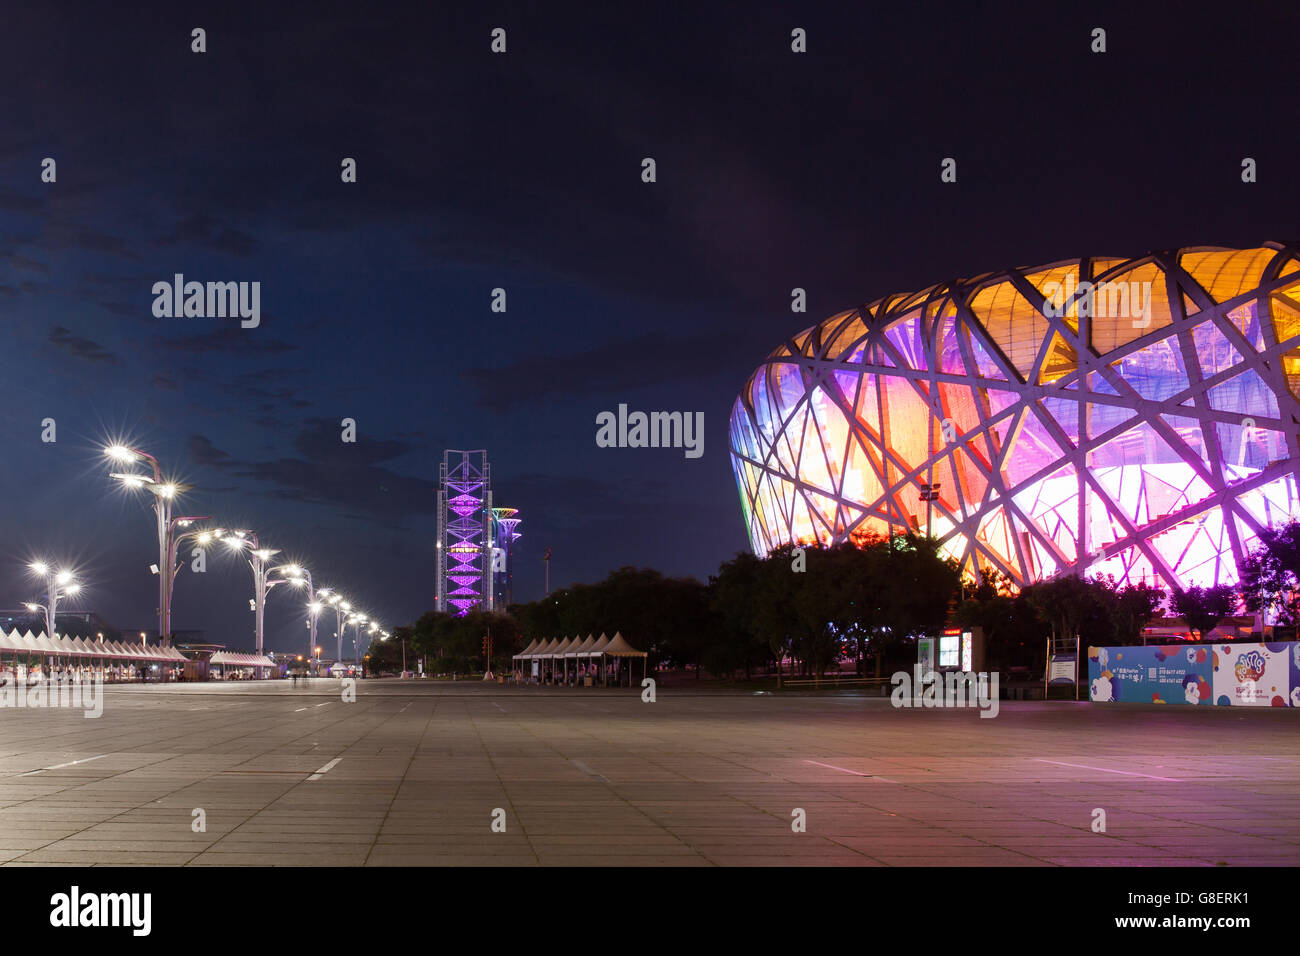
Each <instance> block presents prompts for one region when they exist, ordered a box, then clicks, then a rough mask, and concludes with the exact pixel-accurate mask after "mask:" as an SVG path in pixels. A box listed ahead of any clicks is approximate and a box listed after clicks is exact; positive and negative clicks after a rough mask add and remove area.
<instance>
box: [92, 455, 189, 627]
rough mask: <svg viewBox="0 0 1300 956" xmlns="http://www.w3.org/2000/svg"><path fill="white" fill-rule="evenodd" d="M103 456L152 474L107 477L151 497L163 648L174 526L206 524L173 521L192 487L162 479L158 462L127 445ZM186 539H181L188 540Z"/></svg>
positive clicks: (173, 566) (173, 571)
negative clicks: (143, 465) (143, 466)
mask: <svg viewBox="0 0 1300 956" xmlns="http://www.w3.org/2000/svg"><path fill="white" fill-rule="evenodd" d="M104 454H105V455H106V456H107V457H109V458H111V459H112V460H113V461H116V462H120V463H122V464H126V465H133V464H135V463H137V462H139V461H140V460H142V459H143V460H144V461H147V462H148V463H149V465H150V468H151V470H152V472H153V475H152V477H150V476H149V475H147V474H141V473H139V472H113V473H112V474H111V475H110V477H112V478H116V479H117V480H118V481H120V482H121V483H122V485H123V487H126V488H130V489H135V490H138V489H141V488H143V489H145V490H147V491H149V492H150V493H151V494H153V496H154V502H153V510H154V515H155V516H156V518H157V525H158V565H157V568H158V570H157V572H156V573H157V574H158V639H159V641H161V642H162V643H163V644H164V645H166V644H170V643H171V624H172V606H171V605H172V586H173V584H174V583H175V581H176V572H177V571H178V570H180V569H179V567H178V566H177V565H176V546H177V544H178V543H179V539H178V538H177V537H176V528H177V526H178V525H179V526H182V527H184V526H188V524H189V523H190V522H193V521H199V520H206V518H205V517H204V518H199V517H185V518H177V519H173V518H172V502H173V501H175V500H176V498H178V497H179V496H180V495H182V494H184V493H185V492H187V491H189V490H190V489H191V487H192V486H191V485H186V484H181V483H180V482H176V481H166V480H164V479H163V474H162V468H161V467H160V466H159V464H158V459H157V458H155V457H154V456H153V455H150V454H148V453H147V452H143V451H140V450H139V449H138V448H128V447H127V446H126V445H110V446H109V447H108V448H106V449H104ZM188 536H189V535H185V536H184V537H188Z"/></svg>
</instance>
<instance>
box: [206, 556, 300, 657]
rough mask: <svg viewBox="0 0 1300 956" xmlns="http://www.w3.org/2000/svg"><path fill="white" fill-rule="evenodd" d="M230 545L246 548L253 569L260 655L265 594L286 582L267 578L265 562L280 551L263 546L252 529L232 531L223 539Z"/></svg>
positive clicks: (249, 564)
mask: <svg viewBox="0 0 1300 956" xmlns="http://www.w3.org/2000/svg"><path fill="white" fill-rule="evenodd" d="M222 540H224V541H225V542H226V543H227V544H228V545H230V547H232V548H236V549H240V550H242V549H243V548H248V549H249V551H248V566H249V567H250V568H252V569H253V601H252V604H253V615H254V616H253V635H254V638H255V641H256V644H257V650H256V653H257V655H258V656H259V657H260V656H261V655H262V621H263V619H264V617H265V615H266V595H267V592H268V591H270V590H271V588H273V587H275V586H276V585H277V584H286V583H288V582H286V581H284V580H280V581H271V580H268V578H267V574H268V572H269V571H270V570H271V569H270V568H268V567H267V562H268V561H269V560H270V559H271V558H273V557H275V556H276V555H277V554H279V553H280V551H279V549H278V548H263V547H262V546H261V543H260V542H259V541H258V540H257V534H256V533H255V532H252V531H234V532H231V534H230V535H229V536H225V537H223V539H222Z"/></svg>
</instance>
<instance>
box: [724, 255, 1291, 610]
mask: <svg viewBox="0 0 1300 956" xmlns="http://www.w3.org/2000/svg"><path fill="white" fill-rule="evenodd" d="M1298 395H1300V245H1297V244H1295V243H1291V244H1286V243H1274V242H1269V243H1265V244H1263V245H1262V246H1259V247H1257V248H1249V249H1225V248H1219V247H1200V248H1191V249H1183V250H1178V251H1171V252H1159V253H1153V254H1150V255H1145V256H1141V257H1139V258H1134V259H1116V258H1088V259H1076V260H1069V261H1065V262H1058V263H1054V264H1052V265H1047V266H1041V267H1037V268H1032V269H1009V270H1006V271H1003V272H997V273H989V274H985V275H981V276H978V277H976V278H973V279H967V280H957V281H953V282H948V283H944V284H940V285H935V286H932V287H930V288H928V289H925V290H923V291H920V292H916V293H913V294H910V295H891V296H888V297H886V298H884V299H880V300H878V301H876V302H873V303H871V304H870V305H868V306H865V307H863V308H861V309H854V310H851V311H847V312H842V313H840V314H838V315H835V316H833V317H831V318H829V319H827V320H826V321H824V322H822V323H821V324H820V325H818V326H816V327H814V328H811V329H808V330H806V331H804V332H801V333H799V334H798V335H796V336H794V337H793V338H791V339H790V340H788V341H787V342H785V343H784V344H782V345H781V346H780V347H779V348H778V349H776V351H774V352H773V353H772V354H771V355H770V356H769V357H768V359H767V361H766V362H765V363H764V364H763V365H762V366H761V367H760V368H759V369H758V370H757V371H755V372H754V374H753V375H752V376H750V378H749V380H748V381H747V382H746V383H745V386H744V389H743V391H742V392H741V394H740V397H739V398H738V399H737V400H736V403H735V405H734V408H733V411H732V416H731V431H730V443H731V457H732V465H733V468H734V470H735V475H736V481H737V484H738V486H739V490H740V498H741V505H742V509H743V512H744V519H745V522H746V524H747V527H748V530H749V535H750V542H751V544H752V546H753V548H754V550H755V552H756V553H758V554H765V553H767V552H768V551H769V550H770V549H772V548H774V547H777V546H779V545H782V544H786V543H811V542H819V543H823V544H829V543H834V542H839V541H843V540H846V539H851V538H853V537H855V536H858V535H864V536H870V535H883V534H888V533H890V532H899V531H905V530H912V531H918V532H921V533H925V532H926V531H929V532H930V533H931V534H933V535H934V536H935V537H936V538H937V539H939V540H940V541H941V542H942V547H943V550H944V552H945V553H946V554H948V555H950V556H952V557H954V558H956V559H957V560H959V561H960V562H961V563H962V565H963V567H965V568H966V569H968V570H969V571H971V572H972V573H974V572H976V571H977V569H980V568H985V567H994V568H997V569H999V570H1001V571H1003V572H1004V573H1006V574H1007V575H1009V576H1010V577H1011V578H1012V579H1013V580H1014V581H1015V582H1016V583H1017V584H1021V585H1023V584H1026V583H1029V582H1032V581H1034V580H1039V579H1042V578H1045V577H1049V576H1051V575H1053V574H1056V573H1059V572H1063V571H1071V570H1072V571H1076V572H1077V571H1081V572H1084V573H1087V574H1089V575H1092V574H1108V575H1114V576H1115V577H1116V578H1117V579H1118V580H1120V581H1129V582H1136V581H1138V580H1146V581H1148V582H1159V583H1161V584H1163V585H1164V586H1166V587H1169V586H1180V587H1185V586H1188V585H1192V584H1199V585H1208V584H1213V583H1234V582H1236V581H1237V579H1238V568H1239V566H1240V564H1241V561H1242V559H1243V556H1244V555H1245V554H1246V553H1247V552H1248V551H1249V550H1250V549H1251V548H1252V547H1253V546H1254V544H1255V543H1256V538H1257V535H1258V532H1259V530H1260V529H1261V528H1263V527H1267V526H1270V525H1277V524H1279V523H1285V522H1286V521H1288V520H1290V519H1291V518H1292V517H1294V516H1297V515H1298V514H1300V502H1298V501H1297V473H1296V471H1297V467H1300V459H1298V458H1297V457H1296V453H1297V438H1298V435H1300V400H1298V399H1297V396H1298Z"/></svg>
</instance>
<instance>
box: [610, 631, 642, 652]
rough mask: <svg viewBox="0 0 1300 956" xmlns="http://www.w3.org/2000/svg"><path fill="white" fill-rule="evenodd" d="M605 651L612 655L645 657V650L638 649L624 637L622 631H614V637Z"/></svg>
mask: <svg viewBox="0 0 1300 956" xmlns="http://www.w3.org/2000/svg"><path fill="white" fill-rule="evenodd" d="M604 653H605V654H608V655H609V656H610V657H645V656H646V652H645V651H638V650H637V649H636V648H635V647H633V646H632V645H631V644H629V643H628V642H627V641H626V640H624V639H623V635H622V633H620V632H617V631H616V632H615V633H614V639H613V640H612V641H610V642H609V644H608V645H606V646H605V649H604Z"/></svg>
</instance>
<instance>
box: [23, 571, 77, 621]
mask: <svg viewBox="0 0 1300 956" xmlns="http://www.w3.org/2000/svg"><path fill="white" fill-rule="evenodd" d="M29 567H30V568H31V570H32V573H33V574H35V575H36V576H37V577H38V578H40V579H41V580H42V581H44V582H45V585H46V597H45V603H44V604H36V603H30V604H28V605H27V610H29V611H32V612H35V611H38V610H39V611H44V612H45V636H46V637H49V638H51V639H52V638H53V637H54V635H55V630H54V626H55V615H56V614H58V611H59V599H60V598H65V597H74V596H75V595H76V594H77V592H78V591H80V590H81V585H80V584H78V583H77V582H76V581H74V580H73V579H72V572H71V571H59V572H57V573H54V572H51V570H50V568H49V565H47V564H46V563H45V562H44V561H33V562H32V563H31V564H30V565H29Z"/></svg>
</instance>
